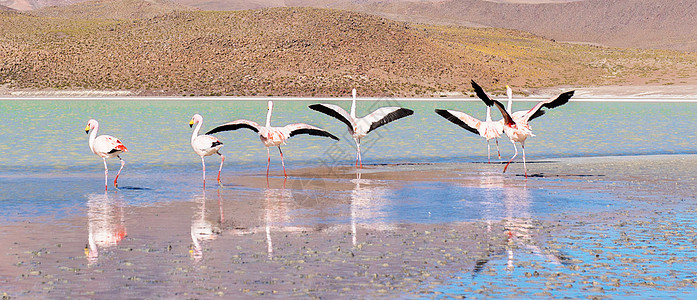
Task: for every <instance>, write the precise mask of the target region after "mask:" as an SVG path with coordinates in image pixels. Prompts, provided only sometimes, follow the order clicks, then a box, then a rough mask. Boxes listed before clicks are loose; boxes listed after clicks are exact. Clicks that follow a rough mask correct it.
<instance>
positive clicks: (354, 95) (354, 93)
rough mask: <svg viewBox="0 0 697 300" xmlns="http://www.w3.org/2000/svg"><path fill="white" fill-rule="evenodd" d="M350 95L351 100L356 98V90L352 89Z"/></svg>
mask: <svg viewBox="0 0 697 300" xmlns="http://www.w3.org/2000/svg"><path fill="white" fill-rule="evenodd" d="M351 95H353V98H356V89H353V90H352V91H351Z"/></svg>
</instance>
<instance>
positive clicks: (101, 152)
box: [85, 119, 128, 191]
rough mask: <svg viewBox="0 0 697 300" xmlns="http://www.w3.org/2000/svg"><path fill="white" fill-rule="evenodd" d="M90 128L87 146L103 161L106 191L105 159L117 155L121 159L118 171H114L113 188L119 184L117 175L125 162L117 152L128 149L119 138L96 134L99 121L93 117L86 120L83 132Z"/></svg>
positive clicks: (87, 131)
mask: <svg viewBox="0 0 697 300" xmlns="http://www.w3.org/2000/svg"><path fill="white" fill-rule="evenodd" d="M90 130H91V131H92V133H91V134H90V137H89V146H90V150H92V153H94V154H96V155H97V156H99V157H101V158H102V160H103V161H104V190H105V191H106V190H107V189H108V183H107V175H108V174H109V168H107V165H106V159H107V158H111V157H114V156H116V157H118V158H119V160H120V161H121V168H119V172H118V173H116V178H114V188H116V189H118V188H119V184H118V180H119V175H120V174H121V170H123V166H124V165H125V164H126V162H124V161H123V159H122V158H121V156H119V154H121V153H123V152H128V149H126V146H124V145H123V143H121V141H119V139H117V138H115V137H113V136H110V135H100V136H97V131H99V122H97V120H95V119H90V120H89V121H87V126H86V127H85V133H90Z"/></svg>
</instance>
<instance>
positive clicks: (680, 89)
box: [0, 84, 697, 101]
mask: <svg viewBox="0 0 697 300" xmlns="http://www.w3.org/2000/svg"><path fill="white" fill-rule="evenodd" d="M570 89H574V90H576V95H575V99H635V100H641V99H667V100H670V99H695V98H697V85H692V84H691V85H627V86H596V87H576V86H562V87H549V88H540V89H523V90H518V91H516V93H523V94H525V95H527V97H532V98H537V97H550V96H553V95H557V94H559V93H560V92H563V91H568V90H570ZM472 96H473V95H463V94H462V93H459V92H455V93H451V92H442V93H438V95H435V96H433V97H424V98H415V99H416V100H421V101H423V100H431V99H432V100H448V99H452V98H463V97H465V98H470V97H472ZM3 98H6V99H12V98H26V99H64V98H67V99H71V98H75V99H82V100H91V99H100V100H104V99H107V100H109V99H116V100H129V99H131V100H138V99H143V98H146V99H153V98H158V99H167V100H191V99H195V98H207V99H235V100H259V99H265V97H181V96H172V97H168V96H148V95H144V94H141V93H140V92H137V91H128V90H122V91H107V90H10V89H7V88H2V87H0V99H3ZM274 99H286V100H313V99H316V98H313V97H274Z"/></svg>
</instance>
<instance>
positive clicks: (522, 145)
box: [520, 143, 528, 178]
mask: <svg viewBox="0 0 697 300" xmlns="http://www.w3.org/2000/svg"><path fill="white" fill-rule="evenodd" d="M520 147H521V148H522V149H523V169H525V178H528V167H527V166H526V165H525V144H523V143H520Z"/></svg>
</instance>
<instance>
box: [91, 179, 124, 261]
mask: <svg viewBox="0 0 697 300" xmlns="http://www.w3.org/2000/svg"><path fill="white" fill-rule="evenodd" d="M125 223H126V222H125V220H124V209H123V205H122V203H121V202H120V201H119V200H118V199H115V198H110V197H109V195H108V194H107V193H104V194H90V195H87V227H88V229H87V232H88V233H87V234H88V237H87V246H86V247H85V256H86V257H87V261H88V262H89V263H90V264H93V263H96V262H97V260H98V258H99V248H100V247H101V248H109V247H113V246H116V245H118V243H119V242H121V241H122V240H123V239H124V238H125V237H126V225H125Z"/></svg>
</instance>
